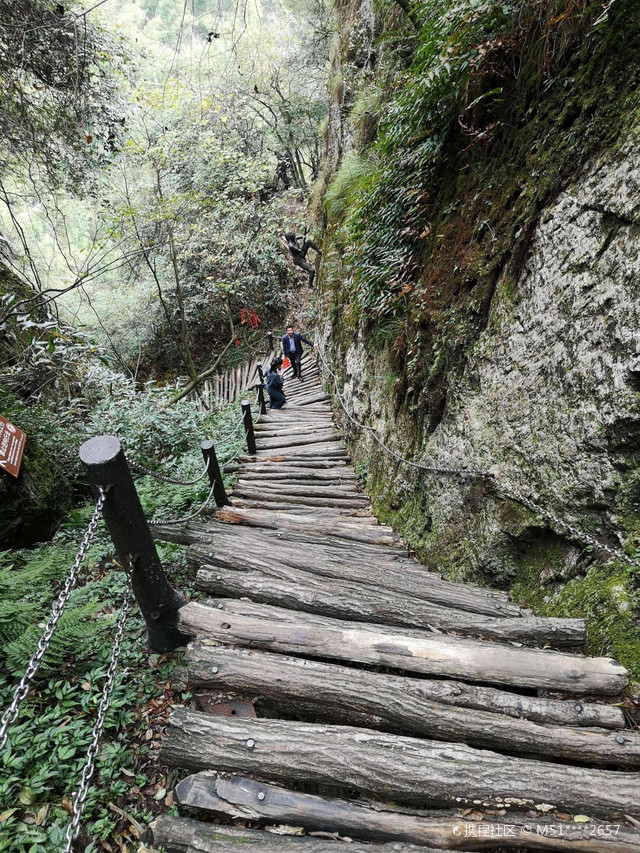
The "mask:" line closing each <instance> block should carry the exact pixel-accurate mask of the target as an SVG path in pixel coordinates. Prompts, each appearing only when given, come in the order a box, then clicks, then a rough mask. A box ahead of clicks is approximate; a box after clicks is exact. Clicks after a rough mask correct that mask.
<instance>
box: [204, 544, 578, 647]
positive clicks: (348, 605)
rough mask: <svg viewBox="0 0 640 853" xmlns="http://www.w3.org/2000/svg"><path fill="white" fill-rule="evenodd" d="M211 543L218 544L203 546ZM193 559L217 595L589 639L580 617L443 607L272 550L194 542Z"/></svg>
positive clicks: (401, 622)
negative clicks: (299, 564)
mask: <svg viewBox="0 0 640 853" xmlns="http://www.w3.org/2000/svg"><path fill="white" fill-rule="evenodd" d="M211 547H212V548H213V549H214V550H212V551H206V550H203V549H206V548H211ZM209 554H211V556H210V557H209V556H208V555H209ZM285 560H286V558H285ZM189 563H190V564H191V565H195V566H196V567H197V569H198V571H197V576H196V587H197V588H198V589H201V590H204V591H206V592H209V593H212V594H214V595H224V596H231V597H235V598H241V597H243V596H247V597H249V598H251V599H252V600H253V601H256V602H262V603H265V604H277V605H280V606H281V607H286V608H290V609H292V610H298V611H305V612H309V613H318V614H321V615H325V616H331V617H335V618H338V619H352V620H355V621H358V622H371V621H374V622H376V623H378V624H382V625H396V626H406V627H410V628H427V629H432V628H438V629H440V630H441V631H453V632H456V633H458V634H462V635H475V636H480V637H491V638H493V639H497V640H503V641H508V642H523V643H528V644H530V645H545V644H552V645H556V646H559V647H560V646H580V645H582V644H583V643H584V642H585V639H586V623H585V621H584V620H582V619H553V618H538V617H523V618H519V619H504V618H500V617H496V616H495V615H494V614H491V615H490V616H486V615H482V614H477V613H467V612H465V611H464V610H459V609H457V608H454V607H453V606H452V605H453V601H451V602H450V603H449V604H450V606H447V607H443V606H441V605H439V604H434V603H432V602H430V601H428V600H425V599H424V597H423V596H421V597H420V598H416V597H415V596H414V595H412V594H411V593H404V594H403V593H402V592H399V591H395V592H394V591H393V590H392V589H389V588H388V589H385V588H382V587H375V586H371V585H368V584H365V583H358V582H353V581H349V580H343V579H340V580H335V579H330V578H329V577H326V576H323V575H322V574H319V575H318V574H316V573H315V572H313V571H305V570H304V569H296V568H293V567H292V566H291V564H287V562H280V561H278V560H276V559H273V560H271V559H269V557H268V556H266V558H265V559H260V558H256V557H244V558H242V556H239V555H238V552H237V551H236V550H228V551H224V550H222V549H220V548H219V547H216V546H215V545H202V544H197V545H195V546H194V547H193V548H192V549H191V551H190V553H189ZM310 568H312V567H311V566H310ZM396 574H400V573H396ZM427 591H428V587H426V586H425V587H424V588H423V589H421V590H420V592H421V593H427Z"/></svg>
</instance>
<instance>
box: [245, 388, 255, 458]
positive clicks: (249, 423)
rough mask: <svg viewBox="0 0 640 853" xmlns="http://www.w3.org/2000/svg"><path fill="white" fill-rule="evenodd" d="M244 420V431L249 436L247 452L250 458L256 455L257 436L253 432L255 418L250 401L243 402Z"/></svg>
mask: <svg viewBox="0 0 640 853" xmlns="http://www.w3.org/2000/svg"><path fill="white" fill-rule="evenodd" d="M242 420H243V421H244V431H245V433H246V434H247V450H248V452H249V455H250V456H255V455H256V436H255V433H254V431H253V418H252V417H251V403H250V402H249V401H248V400H243V401H242Z"/></svg>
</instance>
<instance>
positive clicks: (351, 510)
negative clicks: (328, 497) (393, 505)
mask: <svg viewBox="0 0 640 853" xmlns="http://www.w3.org/2000/svg"><path fill="white" fill-rule="evenodd" d="M229 494H233V493H232V492H229ZM231 503H232V505H233V506H237V507H245V508H248V509H262V510H264V509H268V508H269V507H270V506H271V507H274V508H276V507H277V509H278V511H279V512H283V513H293V514H294V515H298V514H299V513H300V512H305V511H309V513H310V514H313V513H315V512H318V513H319V515H320V516H324V517H326V518H327V519H328V518H332V517H335V516H353V517H356V516H365V517H367V518H369V519H371V517H372V516H371V507H369V506H364V505H361V504H355V505H354V504H353V503H351V504H349V505H348V506H344V507H342V506H331V505H329V504H327V503H326V501H322V500H319V499H318V498H314V499H313V500H312V499H309V500H308V501H296V502H295V503H293V502H291V503H276V502H274V501H265V500H260V499H256V498H245V497H242V496H238V498H237V500H233V501H232V502H231Z"/></svg>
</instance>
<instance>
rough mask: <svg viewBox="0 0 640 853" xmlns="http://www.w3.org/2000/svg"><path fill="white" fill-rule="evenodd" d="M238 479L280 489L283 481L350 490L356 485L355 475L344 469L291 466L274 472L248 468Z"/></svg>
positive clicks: (243, 470) (244, 469)
mask: <svg viewBox="0 0 640 853" xmlns="http://www.w3.org/2000/svg"><path fill="white" fill-rule="evenodd" d="M240 478H241V479H242V480H245V481H246V482H251V483H254V484H255V485H257V486H260V485H262V484H263V483H264V484H272V485H274V484H277V486H278V488H281V486H282V482H283V481H290V482H292V483H313V484H315V485H327V484H328V485H333V484H335V485H350V486H351V487H352V488H353V486H354V485H356V484H357V483H358V480H357V478H356V475H355V474H352V473H351V472H350V471H348V470H347V469H346V468H334V469H330V468H323V469H315V468H305V467H302V466H300V467H298V468H295V467H293V466H287V467H285V466H283V467H282V469H279V470H276V471H259V470H252V469H250V468H243V469H242V471H241V472H240Z"/></svg>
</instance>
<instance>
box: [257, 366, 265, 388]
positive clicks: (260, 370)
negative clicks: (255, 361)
mask: <svg viewBox="0 0 640 853" xmlns="http://www.w3.org/2000/svg"><path fill="white" fill-rule="evenodd" d="M258 378H259V379H260V384H261V385H264V370H263V369H262V365H261V364H259V365H258Z"/></svg>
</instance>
